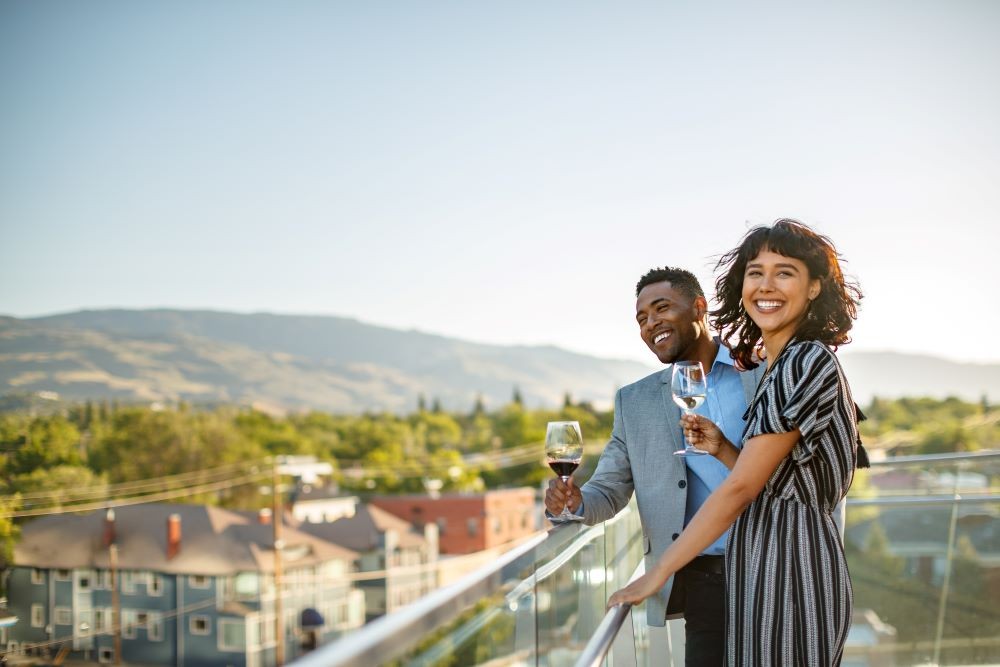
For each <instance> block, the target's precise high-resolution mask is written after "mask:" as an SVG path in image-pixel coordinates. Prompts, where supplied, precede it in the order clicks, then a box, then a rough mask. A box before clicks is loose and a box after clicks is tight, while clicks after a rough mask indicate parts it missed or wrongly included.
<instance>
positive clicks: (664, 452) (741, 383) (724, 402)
mask: <svg viewBox="0 0 1000 667" xmlns="http://www.w3.org/2000/svg"><path fill="white" fill-rule="evenodd" d="M635 319H636V322H637V323H638V325H639V334H640V336H642V339H643V341H645V343H646V345H647V346H649V349H650V350H651V351H652V352H653V354H655V355H656V358H657V359H659V360H660V362H662V363H664V364H668V366H667V367H666V368H665V369H663V370H661V371H658V372H656V373H653V374H652V375H649V376H648V377H645V378H643V379H642V380H639V381H638V382H635V383H633V384H630V385H628V386H627V387H623V388H622V389H620V390H619V391H618V393H617V395H616V396H615V421H614V428H613V430H612V432H611V440H610V441H609V442H608V444H607V445H606V446H605V448H604V452H603V453H602V454H601V458H600V460H599V461H598V463H597V468H596V470H595V471H594V474H593V476H591V478H590V480H589V481H588V482H587V483H586V484H584V485H583V487H581V488H577V487H576V485H574V484H573V481H572V479H571V480H570V481H569V483H568V484H564V483H563V482H562V481H561V480H559V479H555V480H552V481H550V482H549V486H548V489H547V490H546V492H545V507H546V509H547V510H548V511H549V512H550V513H551V514H553V515H554V514H558V513H559V512H561V511H562V508H563V506H568V507H569V509H570V510H571V511H573V512H575V513H577V514H579V515H581V516H583V517H584V522H585V523H587V524H595V523H599V522H601V521H605V520H607V519H610V518H611V517H612V516H614V515H615V514H616V513H618V512H619V511H620V510H621V509H622V508H623V507H625V506H626V505H627V504H628V502H629V499H630V498H631V497H632V493H633V492H634V493H635V495H636V500H637V503H638V506H639V518H640V520H641V522H642V531H643V551H644V553H645V560H646V568H647V569H649V568H650V567H652V565H653V564H654V563H655V562H656V561H657V559H658V558H659V557H660V554H662V553H663V551H664V550H665V549H666V548H667V546H668V545H669V544H670V543H671V542H672V541H673V540H675V539H677V537H678V535H679V534H680V532H681V530H682V529H683V527H684V526H685V525H687V522H688V521H689V520H690V519H691V518H692V517H693V516H694V514H695V512H696V511H697V510H698V508H699V507H700V506H701V504H702V503H703V502H704V501H705V499H707V498H708V496H709V494H710V493H711V492H712V491H713V490H714V489H715V488H716V487H717V486H718V485H719V484H721V483H722V481H723V480H724V479H725V477H726V475H727V474H728V472H729V471H728V469H727V468H726V467H725V466H724V465H723V464H722V463H720V462H719V461H718V460H716V459H715V457H712V456H675V455H674V451H676V450H679V449H683V447H684V439H683V437H684V436H683V433H682V431H681V427H680V418H681V412H680V409H679V408H678V407H677V406H676V405H675V404H674V402H673V399H672V397H671V393H670V376H671V367H670V365H669V364H673V363H674V362H675V361H700V362H701V363H702V366H704V368H705V370H706V371H707V372H708V396H707V398H706V399H705V402H704V404H702V406H701V407H699V408H698V409H697V410H696V411H695V412H696V413H698V414H702V415H705V416H706V417H708V418H709V419H711V420H712V421H713V422H715V423H716V424H717V425H718V426H719V427H720V428H721V429H722V430H723V432H724V433H725V435H726V437H727V438H728V439H729V441H730V442H735V443H739V442H741V436H742V434H743V413H744V412H745V411H746V407H747V404H748V402H749V401H750V400H752V397H753V392H754V390H755V389H756V386H757V380H758V379H759V377H760V374H761V373H762V372H763V368H764V367H763V365H761V366H760V367H758V369H757V370H756V371H754V372H747V373H740V372H738V371H737V369H736V367H735V366H734V365H733V361H732V359H731V358H730V356H729V353H728V350H727V349H726V347H725V346H724V345H721V344H720V343H719V341H718V340H717V339H715V338H713V337H712V334H711V332H710V331H709V327H708V303H707V301H706V299H705V294H704V292H703V291H702V289H701V285H699V284H698V279H697V278H695V276H694V275H693V274H692V273H690V272H689V271H684V270H682V269H676V268H670V267H665V268H662V269H653V270H651V271H649V272H648V273H647V274H646V275H644V276H643V277H642V278H641V279H640V280H639V283H638V285H636V305H635ZM727 537H728V534H726V535H723V536H722V537H720V538H719V540H718V541H717V542H716V543H715V544H713V545H711V546H710V547H709V548H708V549H706V550H705V552H704V553H703V554H702V555H701V556H699V557H698V558H696V559H695V560H694V561H692V562H691V563H690V564H689V565H688V566H686V567H685V568H683V569H682V570H681V571H680V572H678V573H677V575H676V576H675V577H673V578H672V579H671V580H670V581H668V582H667V584H666V585H665V586H664V588H663V590H662V591H661V592H660V594H659V595H658V596H653V597H651V598H649V599H648V600H647V602H646V605H647V614H648V622H649V624H650V625H654V626H662V625H664V623H665V621H666V619H667V617H668V615H670V616H674V615H680V614H682V615H683V616H684V619H685V628H684V630H685V638H686V641H685V664H686V665H689V666H690V665H706V666H707V665H711V666H712V667H718V665H722V664H723V663H724V662H725V640H726V633H725V618H726V600H725V596H726V585H725V574H724V572H725V570H724V555H725V550H726V538H727Z"/></svg>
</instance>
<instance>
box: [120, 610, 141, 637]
mask: <svg viewBox="0 0 1000 667" xmlns="http://www.w3.org/2000/svg"><path fill="white" fill-rule="evenodd" d="M137 617H138V614H137V613H136V612H135V610H134V609H122V637H124V638H125V639H135V627H136V625H138V622H139V621H138V618H137Z"/></svg>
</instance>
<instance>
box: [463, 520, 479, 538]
mask: <svg viewBox="0 0 1000 667" xmlns="http://www.w3.org/2000/svg"><path fill="white" fill-rule="evenodd" d="M466 525H467V526H468V529H469V537H475V536H476V535H478V534H479V521H478V520H477V519H469V520H468V522H466Z"/></svg>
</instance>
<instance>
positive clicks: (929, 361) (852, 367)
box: [840, 348, 1000, 403]
mask: <svg viewBox="0 0 1000 667" xmlns="http://www.w3.org/2000/svg"><path fill="white" fill-rule="evenodd" d="M849 349H850V348H844V352H843V353H842V354H841V355H840V357H841V361H842V363H843V366H844V372H845V373H846V374H847V378H848V380H850V382H851V388H852V389H853V390H854V396H855V400H856V401H857V402H858V403H868V402H869V401H871V399H872V397H873V396H881V397H883V398H898V397H901V396H930V397H933V398H947V397H948V396H957V397H959V398H963V399H965V400H968V401H978V400H979V399H981V398H982V397H983V396H986V397H988V398H989V399H990V400H991V401H993V402H996V401H998V400H1000V364H961V363H957V362H954V361H948V360H946V359H940V358H938V357H929V356H925V355H919V354H901V353H898V352H849V351H847V350H849Z"/></svg>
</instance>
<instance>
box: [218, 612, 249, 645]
mask: <svg viewBox="0 0 1000 667" xmlns="http://www.w3.org/2000/svg"><path fill="white" fill-rule="evenodd" d="M246 645H247V640H246V623H245V622H244V621H243V620H242V619H240V620H233V619H229V618H223V619H219V650H220V651H244V650H246Z"/></svg>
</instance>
